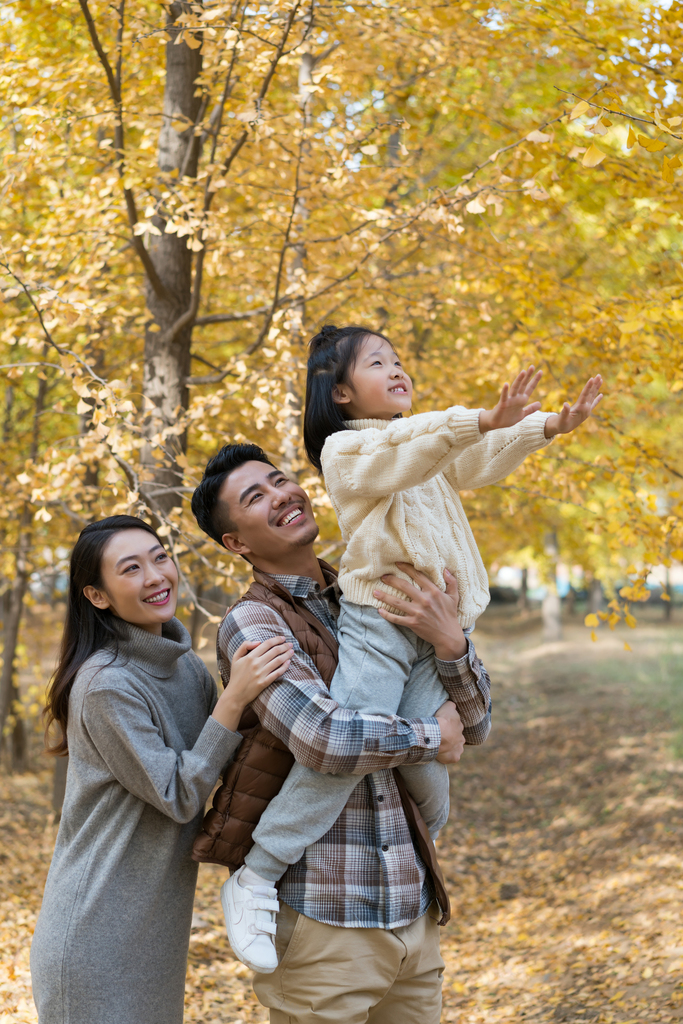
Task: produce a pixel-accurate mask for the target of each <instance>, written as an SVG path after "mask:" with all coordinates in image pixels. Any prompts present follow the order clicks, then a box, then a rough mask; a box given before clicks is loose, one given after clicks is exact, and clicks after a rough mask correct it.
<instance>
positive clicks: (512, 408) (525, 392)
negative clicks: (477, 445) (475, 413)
mask: <svg viewBox="0 0 683 1024" xmlns="http://www.w3.org/2000/svg"><path fill="white" fill-rule="evenodd" d="M541 376H542V373H541V371H540V370H539V371H538V372H535V370H534V367H533V366H530V367H529V369H528V370H522V372H521V373H518V374H517V376H516V377H515V379H514V380H513V382H512V386H510V385H509V384H503V390H502V391H501V393H500V398H499V399H498V404H497V405H496V407H495V409H490V410H489V409H484V410H483V411H482V412H480V413H479V430H480V432H481V433H482V434H486V433H487V432H488V431H489V430H499V429H500V428H501V427H514V425H515V423H519V421H520V420H523V419H525V418H526V417H527V416H531V414H532V412H538V410H539V409H540V408H541V403H540V402H533V403H532V404H531V405H529V404H528V403H529V399H530V398H531V396H532V394H533V393H534V391H535V390H536V385H537V384H538V382H539V380H540V379H541Z"/></svg>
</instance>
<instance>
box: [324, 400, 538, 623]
mask: <svg viewBox="0 0 683 1024" xmlns="http://www.w3.org/2000/svg"><path fill="white" fill-rule="evenodd" d="M480 411H481V410H479V409H464V408H462V406H458V405H456V406H453V407H452V408H451V409H446V411H445V412H425V413H419V414H417V415H416V416H410V417H409V418H408V419H399V420H349V423H348V425H349V427H350V428H351V429H350V430H340V431H339V432H338V433H336V434H332V435H331V436H330V437H328V439H327V441H326V442H325V446H324V448H323V451H322V456H321V461H322V467H323V474H324V477H325V486H326V487H327V491H328V494H329V496H330V500H331V501H332V506H333V508H334V511H335V513H336V515H337V520H338V521H339V526H340V528H341V532H342V537H343V539H344V541H345V542H346V545H347V546H346V551H345V552H344V555H343V557H342V560H341V565H340V570H339V585H340V587H341V589H342V591H343V593H344V595H345V597H346V598H347V600H349V601H353V602H354V604H366V605H368V604H369V605H374V606H375V607H381V602H380V601H377V600H376V598H374V597H373V596H372V592H373V590H376V589H377V587H378V586H381V587H382V588H383V589H385V590H387V591H390V590H391V588H390V587H386V586H385V585H384V584H383V583H382V582H381V580H380V577H381V576H382V575H383V574H384V573H396V572H397V569H396V562H410V563H411V564H412V565H414V566H415V568H416V569H420V570H421V571H422V572H424V573H426V574H427V576H429V577H430V579H431V580H433V582H434V583H435V584H436V585H437V586H438V587H440V588H441V590H443V589H444V587H445V585H444V580H443V570H444V569H445V568H446V567H448V568H449V569H450V570H451V572H453V573H455V576H456V577H457V580H458V587H459V590H460V612H459V618H460V622H461V624H462V626H463V627H466V626H472V625H474V622H475V620H476V619H477V617H478V616H479V615H481V613H482V612H483V611H484V609H485V608H486V605H487V604H488V603H489V588H488V577H487V574H486V569H485V568H484V564H483V562H482V560H481V555H480V554H479V551H478V549H477V545H476V542H475V540H474V536H473V534H472V530H471V528H470V524H469V523H468V521H467V516H466V515H465V510H464V509H463V507H462V502H461V501H460V497H459V495H458V491H460V490H473V489H475V488H477V487H484V486H485V485H486V484H493V483H496V482H497V481H498V480H503V479H504V478H505V477H506V476H508V474H510V473H511V472H512V471H513V470H514V469H516V468H517V466H519V465H520V464H521V463H522V462H523V461H524V459H525V458H526V457H527V455H529V454H530V453H531V452H534V451H536V450H537V449H538V448H543V447H544V446H545V445H547V444H549V443H550V441H549V440H548V438H547V437H545V434H544V427H545V421H546V419H547V418H548V416H549V415H550V414H549V413H542V412H536V413H533V414H532V415H531V416H527V418H526V419H524V420H522V421H521V423H518V424H517V425H516V426H514V427H507V428H505V429H503V430H490V431H488V432H487V433H486V434H480V432H479V413H480ZM398 575H399V576H403V575H404V574H403V573H398ZM400 596H403V595H400Z"/></svg>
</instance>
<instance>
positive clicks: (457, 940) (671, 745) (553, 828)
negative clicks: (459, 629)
mask: <svg viewBox="0 0 683 1024" xmlns="http://www.w3.org/2000/svg"><path fill="white" fill-rule="evenodd" d="M477 635H478V638H479V639H478V647H479V650H480V653H482V654H483V655H484V656H485V660H486V662H487V664H488V667H489V670H490V672H491V675H492V677H493V678H494V681H495V691H494V694H495V697H494V715H495V729H494V731H493V734H492V737H491V739H490V741H489V743H488V744H487V745H486V746H485V747H482V748H480V749H474V748H473V749H468V750H467V751H466V752H465V756H464V757H463V760H462V762H461V764H460V765H459V766H458V767H457V768H455V769H454V770H453V772H452V805H453V815H452V821H451V823H450V824H449V826H448V827H447V829H445V830H444V833H443V835H442V838H441V840H440V844H439V845H440V856H441V858H442V861H443V864H444V869H445V873H446V876H447V879H448V881H449V887H450V891H451V893H452V896H453V908H454V912H453V918H452V920H451V923H450V924H449V925H448V927H447V928H446V929H445V931H444V932H443V953H444V959H445V961H446V974H445V983H444V1012H443V1020H444V1021H446V1022H457V1024H508V1022H512V1021H515V1022H519V1021H533V1022H536V1024H540V1022H543V1024H545V1022H547V1024H551V1022H553V1024H554V1022H566V1024H578V1022H582V1021H591V1022H594V1024H627V1022H630V1024H634V1022H636V1021H637V1022H639V1024H653V1022H655V1021H679V1020H683V982H682V978H683V914H682V901H683V852H682V844H681V838H682V836H683V815H682V813H681V812H682V809H683V761H681V760H678V759H676V757H675V756H674V752H673V751H674V749H675V747H676V742H677V737H676V728H677V723H676V716H677V715H678V716H679V719H680V718H681V716H683V712H681V711H679V710H678V709H679V708H680V704H681V702H680V696H679V690H677V687H680V681H681V679H682V678H683V672H682V669H683V644H682V643H681V642H680V640H678V639H677V633H676V629H675V628H674V627H669V628H665V627H663V626H662V627H659V626H655V625H650V626H643V627H642V629H641V631H640V634H639V638H638V650H636V651H634V653H633V654H627V653H626V652H624V651H623V641H622V640H621V639H620V638H618V637H617V636H615V637H612V635H609V636H607V637H606V638H605V637H604V636H603V635H602V634H601V635H600V642H599V643H598V644H597V645H590V648H589V649H586V644H585V634H584V633H583V631H581V630H580V628H576V629H574V628H570V629H569V630H567V631H566V634H565V635H566V637H567V639H566V640H565V641H562V642H559V643H556V644H543V643H541V642H540V638H539V636H538V635H537V634H536V633H535V632H533V630H532V631H531V632H527V633H524V632H523V631H521V630H518V629H515V630H514V631H513V630H508V631H507V633H505V632H504V633H503V634H502V635H500V634H499V635H490V634H486V633H483V634H482V633H481V631H478V634H477ZM49 797H50V778H49V774H48V773H47V772H42V773H40V774H38V775H25V776H20V777H14V778H6V777H4V778H1V779H0V800H1V801H2V803H1V806H2V811H1V812H0V823H1V824H2V838H1V839H0V880H1V882H2V889H1V904H0V914H1V920H2V923H1V924H0V960H1V965H2V966H1V967H0V1024H35V1021H36V1019H37V1018H36V1015H35V1010H34V1008H33V1004H32V1001H31V996H30V977H29V969H28V949H29V943H30V936H31V932H32V929H33V926H34V923H35V919H36V915H37V912H38V908H39V905H40V896H41V891H42V887H43V884H44V879H45V875H46V871H47V867H48V864H49V859H50V851H51V846H52V843H53V841H54V826H53V825H52V823H51V817H50V811H49ZM224 878H225V872H224V871H222V870H221V869H219V868H215V867H209V866H204V867H202V868H201V870H200V881H199V887H198V890H197V899H196V904H195V921H194V924H195V927H194V928H193V933H192V942H191V947H190V962H189V965H188V986H187V996H186V1016H185V1019H186V1021H187V1022H188V1024H219V1022H220V1024H238V1022H241V1024H252V1022H254V1021H264V1020H267V1011H266V1010H265V1009H263V1008H262V1007H261V1006H259V1004H258V1003H257V1001H256V999H255V998H254V995H253V992H252V990H251V981H250V972H249V971H248V970H247V968H246V967H244V966H243V965H242V964H240V963H238V962H236V961H235V960H234V958H233V957H232V954H231V952H230V948H229V946H228V943H227V940H226V938H225V937H224V931H223V922H222V915H221V911H220V904H219V902H218V891H219V888H220V885H221V883H222V881H223V880H224Z"/></svg>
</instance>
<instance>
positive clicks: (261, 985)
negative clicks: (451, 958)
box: [254, 903, 444, 1024]
mask: <svg viewBox="0 0 683 1024" xmlns="http://www.w3.org/2000/svg"><path fill="white" fill-rule="evenodd" d="M280 908H281V909H280V913H279V914H278V917H277V935H276V938H275V944H276V946H277V952H278V958H279V961H280V964H279V966H278V968H277V970H276V971H275V972H274V973H273V974H257V975H255V977H254V991H255V992H256V995H257V997H258V999H259V1002H260V1003H261V1004H262V1005H263V1006H268V1007H269V1008H270V1021H271V1024H325V1022H329V1024H366V1022H367V1024H438V1022H439V1021H440V1019H441V978H442V975H443V970H444V962H443V960H442V959H441V954H440V952H439V926H438V924H437V923H436V920H435V919H434V918H433V917H431V916H430V914H429V913H427V914H425V915H424V917H421V918H419V919H418V920H417V921H413V923H412V924H409V925H406V926H405V927H404V928H395V929H394V930H393V931H385V930H383V929H381V928H335V927H333V926H332V925H329V924H321V923H320V921H313V920H312V919H311V918H310V917H304V916H303V914H298V913H297V912H296V910H292V908H291V907H288V906H287V905H286V904H285V903H281V904H280Z"/></svg>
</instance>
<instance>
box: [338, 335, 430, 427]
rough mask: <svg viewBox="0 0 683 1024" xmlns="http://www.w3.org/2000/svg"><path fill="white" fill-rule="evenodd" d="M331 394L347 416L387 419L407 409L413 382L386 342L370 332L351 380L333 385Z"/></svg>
mask: <svg viewBox="0 0 683 1024" xmlns="http://www.w3.org/2000/svg"><path fill="white" fill-rule="evenodd" d="M332 397H333V398H334V401H335V402H336V403H337V404H338V405H341V406H342V407H343V413H344V416H345V417H346V418H347V419H349V420H366V419H372V420H390V419H393V418H394V416H396V415H397V413H403V412H409V410H410V406H411V404H412V400H413V383H412V381H411V379H410V377H409V376H408V374H407V373H406V372H405V370H404V369H403V367H402V366H401V360H400V359H399V358H398V356H397V355H396V353H395V352H394V350H393V348H392V347H391V345H390V344H389V342H388V341H385V340H384V338H378V337H377V336H376V335H374V334H370V335H369V336H368V337H367V338H366V340H365V341H364V342H363V345H362V347H361V350H360V352H359V353H358V359H357V361H356V365H355V366H354V368H353V371H352V372H351V382H350V384H339V385H337V386H335V389H334V392H333V396H332Z"/></svg>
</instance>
